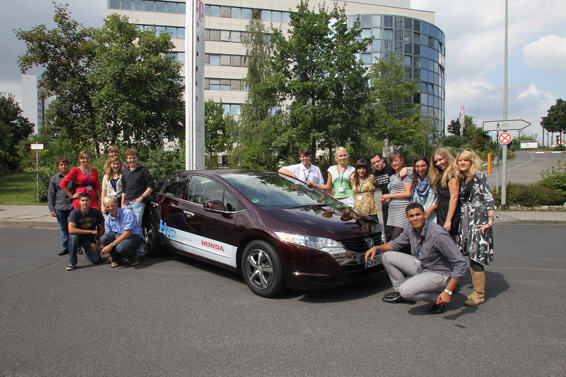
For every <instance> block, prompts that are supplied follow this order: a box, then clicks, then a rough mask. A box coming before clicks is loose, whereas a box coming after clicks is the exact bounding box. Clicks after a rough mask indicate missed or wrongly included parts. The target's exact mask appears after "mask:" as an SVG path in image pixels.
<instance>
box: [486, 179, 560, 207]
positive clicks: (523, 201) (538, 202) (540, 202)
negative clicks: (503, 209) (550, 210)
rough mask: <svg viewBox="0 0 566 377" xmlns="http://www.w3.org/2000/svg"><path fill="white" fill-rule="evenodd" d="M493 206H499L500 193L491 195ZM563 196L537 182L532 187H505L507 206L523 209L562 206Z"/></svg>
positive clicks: (518, 185)
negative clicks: (522, 207)
mask: <svg viewBox="0 0 566 377" xmlns="http://www.w3.org/2000/svg"><path fill="white" fill-rule="evenodd" d="M493 198H494V200H495V205H497V206H500V205H501V191H500V192H498V193H493ZM565 199H566V198H565V195H564V194H563V193H562V192H560V191H558V190H555V189H553V188H549V187H546V186H543V185H542V182H537V183H535V184H532V185H523V184H518V183H509V184H508V185H507V200H506V201H507V205H521V206H525V207H539V206H550V205H562V204H564V200H565Z"/></svg>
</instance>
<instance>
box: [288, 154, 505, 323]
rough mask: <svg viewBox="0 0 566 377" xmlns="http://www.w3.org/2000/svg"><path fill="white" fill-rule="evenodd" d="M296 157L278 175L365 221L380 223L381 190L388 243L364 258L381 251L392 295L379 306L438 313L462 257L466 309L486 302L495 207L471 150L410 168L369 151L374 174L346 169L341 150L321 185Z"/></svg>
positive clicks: (455, 282)
mask: <svg viewBox="0 0 566 377" xmlns="http://www.w3.org/2000/svg"><path fill="white" fill-rule="evenodd" d="M299 157H300V160H301V163H300V164H297V165H291V166H286V167H283V168H281V169H280V170H279V173H282V174H287V175H290V176H292V177H295V178H297V179H299V180H302V181H304V182H305V183H307V184H308V185H309V186H312V187H316V188H318V189H321V190H328V191H331V192H332V195H333V196H334V198H335V199H337V200H340V201H342V202H344V203H345V204H348V205H350V206H352V207H353V208H354V209H355V210H356V211H357V212H358V213H359V214H360V215H362V216H372V217H374V218H375V219H376V220H377V213H378V209H377V205H376V204H377V203H376V201H375V195H374V193H375V191H376V190H377V189H378V188H379V189H380V190H381V197H380V201H381V207H382V217H383V222H384V224H383V225H384V234H385V239H386V241H387V243H386V244H384V245H380V246H376V247H373V248H371V249H369V250H368V251H367V253H366V261H367V260H368V259H373V257H374V256H375V254H376V252H385V253H384V255H383V265H384V266H385V269H386V271H387V273H388V275H389V277H390V280H391V282H392V284H393V289H394V292H391V293H389V294H387V295H385V296H384V297H383V301H385V302H389V303H414V302H415V301H427V302H430V303H431V304H433V305H432V308H431V310H430V311H429V313H431V314H438V313H443V312H444V311H445V305H446V304H447V303H449V302H450V297H451V295H452V293H453V292H454V290H455V289H457V288H458V287H459V280H460V279H461V278H463V276H464V275H465V271H466V264H467V263H466V260H465V258H464V256H467V257H468V259H469V264H470V272H471V275H472V284H473V292H472V293H471V294H470V295H469V296H468V298H467V300H466V301H465V302H464V304H465V305H468V306H475V305H480V304H483V303H484V302H485V271H484V266H485V265H487V264H489V263H490V262H491V261H492V260H493V229H492V227H493V220H494V211H495V204H494V201H493V196H492V195H491V192H490V189H489V186H488V183H487V177H486V175H485V174H484V173H483V172H482V171H481V170H480V168H481V161H480V159H479V157H478V156H477V155H476V153H475V152H474V151H472V150H470V149H464V150H460V151H459V152H458V155H457V156H456V158H454V157H453V155H452V154H451V153H450V151H449V150H448V149H446V148H438V149H437V150H435V151H434V153H433V154H432V164H431V163H430V161H429V159H428V158H427V157H425V156H419V157H417V158H415V159H414V160H413V165H412V166H409V167H406V166H405V162H404V159H403V155H402V154H401V153H399V152H393V153H391V154H390V155H389V164H387V163H386V162H385V160H384V158H383V156H382V155H381V154H379V153H372V154H371V155H370V157H369V160H370V163H371V165H372V167H373V168H374V169H375V170H374V171H373V174H372V173H370V172H369V167H368V164H367V161H366V160H365V159H360V160H358V161H357V162H356V165H355V166H350V165H348V163H347V161H348V152H347V150H346V149H345V148H344V147H338V148H337V149H336V161H337V164H336V165H333V166H331V167H330V168H329V169H328V179H327V181H326V182H324V179H323V177H322V174H321V172H320V169H319V168H318V167H316V166H314V165H313V164H312V163H311V162H310V153H309V151H308V150H306V149H302V150H301V151H300V152H299Z"/></svg>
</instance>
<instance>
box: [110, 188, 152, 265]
mask: <svg viewBox="0 0 566 377" xmlns="http://www.w3.org/2000/svg"><path fill="white" fill-rule="evenodd" d="M103 204H104V208H105V209H106V212H108V216H107V217H106V220H105V222H104V227H105V228H106V234H105V235H104V236H102V246H103V248H102V251H101V253H102V254H107V253H110V257H111V258H112V264H111V265H110V267H118V266H119V265H120V262H121V261H122V259H124V258H126V259H127V260H128V262H130V264H131V265H132V266H136V265H137V264H138V255H137V250H138V249H139V247H140V246H141V245H142V244H143V241H144V237H143V234H142V230H141V228H140V226H139V225H138V223H137V221H136V217H135V216H134V213H133V212H132V211H130V210H129V209H126V208H118V201H117V200H116V197H115V196H113V195H108V196H105V197H104V203H103Z"/></svg>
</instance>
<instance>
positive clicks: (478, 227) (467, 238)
mask: <svg viewBox="0 0 566 377" xmlns="http://www.w3.org/2000/svg"><path fill="white" fill-rule="evenodd" d="M456 163H457V164H458V169H459V179H460V202H461V205H462V210H461V219H460V250H461V251H462V254H464V255H468V257H469V258H470V272H471V273H472V284H473V286H474V292H473V293H472V294H471V295H469V296H468V299H467V300H466V301H464V304H465V305H468V306H475V305H480V304H483V303H484V302H485V271H484V266H485V265H488V264H489V262H491V261H493V229H492V227H493V216H494V214H495V204H494V202H493V196H492V195H491V191H490V190H489V185H488V184H487V177H486V176H485V174H484V173H482V172H481V171H480V167H481V163H480V160H479V158H478V157H477V155H476V154H475V153H474V152H473V151H472V150H469V149H466V150H463V151H461V152H459V153H458V156H457V158H456Z"/></svg>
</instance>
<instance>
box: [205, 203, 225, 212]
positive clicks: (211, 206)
mask: <svg viewBox="0 0 566 377" xmlns="http://www.w3.org/2000/svg"><path fill="white" fill-rule="evenodd" d="M204 210H205V211H209V212H220V213H225V212H227V211H226V207H224V204H222V202H221V201H220V200H207V201H206V202H204Z"/></svg>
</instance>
